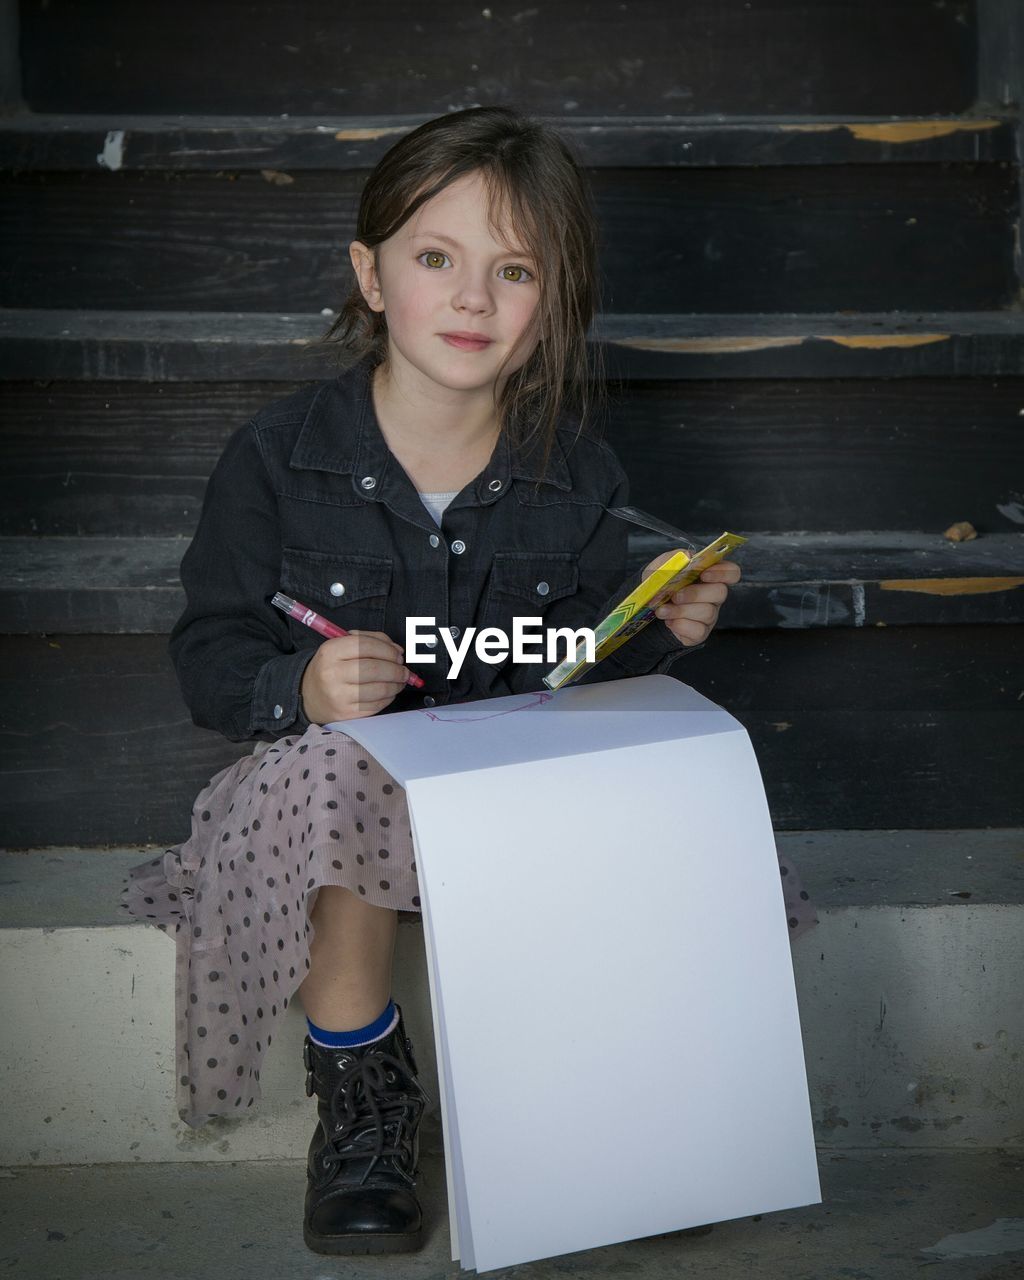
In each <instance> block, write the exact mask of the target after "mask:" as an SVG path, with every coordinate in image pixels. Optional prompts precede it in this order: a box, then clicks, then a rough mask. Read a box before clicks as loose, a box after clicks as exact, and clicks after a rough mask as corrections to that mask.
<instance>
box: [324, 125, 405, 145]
mask: <svg viewBox="0 0 1024 1280" xmlns="http://www.w3.org/2000/svg"><path fill="white" fill-rule="evenodd" d="M408 132H409V127H408V126H407V125H387V126H382V127H381V128H379V129H339V130H338V132H337V133H336V134H335V135H334V140H335V141H336V142H372V141H373V140H374V139H375V138H387V137H389V136H390V135H391V134H394V133H408Z"/></svg>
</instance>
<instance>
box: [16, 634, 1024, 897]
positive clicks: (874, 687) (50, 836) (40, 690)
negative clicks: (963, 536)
mask: <svg viewBox="0 0 1024 1280" xmlns="http://www.w3.org/2000/svg"><path fill="white" fill-rule="evenodd" d="M1020 652H1021V633H1020V631H1019V630H1018V629H1017V628H1015V627H952V626H951V627H868V628H866V629H864V630H862V631H859V632H854V631H853V630H852V629H849V628H843V627H827V628H812V629H809V630H773V631H735V630H734V631H728V630H723V631H721V632H718V633H717V634H716V635H715V636H714V637H713V638H712V641H711V642H710V643H709V644H707V645H706V646H705V647H704V648H703V649H701V650H699V651H698V652H696V653H693V654H691V655H689V656H686V657H683V658H681V659H680V660H679V661H678V662H677V663H676V664H675V666H674V668H673V674H674V675H675V676H676V677H677V678H678V679H680V680H683V681H685V682H686V683H687V684H691V685H693V686H694V687H695V688H696V689H698V690H700V692H702V693H704V694H706V695H707V696H708V697H709V698H711V699H713V700H714V701H715V702H717V703H718V704H719V705H720V706H724V707H725V708H726V709H727V710H729V711H731V712H732V713H733V715H735V716H736V717H737V718H738V719H739V721H740V722H741V723H742V724H743V725H744V726H745V727H746V728H747V729H748V731H749V733H750V735H751V739H752V741H753V743H754V747H755V749H756V751H757V756H758V761H759V763H760V766H761V770H762V773H763V776H764V781H765V789H766V793H767V797H768V803H769V806H770V809H771V814H772V819H773V821H774V823H775V826H776V828H777V829H779V830H786V831H801V830H814V829H839V828H842V829H851V830H857V829H873V828H906V827H919V828H927V829H935V828H956V827H1014V826H1024V812H1022V808H1024V792H1022V790H1021V786H1020V776H1019V770H1018V769H1016V768H1014V767H1013V762H1014V761H1016V760H1019V759H1020V755H1021V751H1022V750H1024V741H1022V734H1021V709H1020V706H1021V704H1020V701H1019V695H1020V679H1019V672H1020ZM0 693H2V699H0V771H2V776H3V778H4V798H3V824H4V843H5V844H6V845H7V846H8V847H9V848H25V847H40V846H46V845H60V844H64V845H68V844H89V845H99V844H119V843H123V844H129V843H135V842H137V841H138V842H141V843H149V842H152V841H158V840H171V841H177V840H183V839H185V838H186V837H187V836H188V834H189V814H190V812H191V806H192V802H193V800H194V799H195V796H196V794H197V793H198V792H199V790H200V788H201V787H203V786H205V785H206V782H207V781H208V780H209V779H210V778H211V777H212V776H213V774H214V773H216V772H217V771H218V770H220V769H222V768H223V767H225V766H226V765H227V764H229V763H230V762H231V761H233V760H236V759H238V757H239V756H241V755H243V754H245V753H247V752H248V751H249V750H251V744H249V745H245V744H239V743H229V742H226V741H225V740H224V739H223V738H221V737H220V736H219V735H218V734H216V733H212V732H210V731H208V730H201V729H196V728H195V727H194V726H193V725H192V724H191V722H190V719H189V715H188V712H187V711H186V710H185V708H184V706H183V704H182V702H181V695H180V693H179V690H178V685H177V680H176V679H175V676H174V672H173V670H172V668H171V665H170V661H169V659H168V656H167V651H166V642H165V640H164V638H163V637H162V636H59V637H38V636H14V637H4V638H0ZM951 887H956V886H951Z"/></svg>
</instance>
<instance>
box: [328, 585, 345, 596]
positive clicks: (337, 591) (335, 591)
mask: <svg viewBox="0 0 1024 1280" xmlns="http://www.w3.org/2000/svg"><path fill="white" fill-rule="evenodd" d="M344 594H345V584H344V582H332V583H331V595H332V596H343V595H344Z"/></svg>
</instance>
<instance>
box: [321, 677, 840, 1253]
mask: <svg viewBox="0 0 1024 1280" xmlns="http://www.w3.org/2000/svg"><path fill="white" fill-rule="evenodd" d="M581 695H582V696H581ZM503 704H504V705H503ZM466 708H470V709H471V714H470V715H468V716H467V715H462V716H461V718H460V719H458V720H449V721H447V722H446V720H445V719H444V718H443V717H440V716H438V717H436V718H427V717H424V716H422V715H421V714H420V713H418V712H404V713H398V714H394V715H391V716H382V717H372V718H369V719H363V720H358V721H346V722H343V723H342V724H341V725H339V727H340V728H342V729H343V730H344V731H345V732H346V733H349V734H351V736H352V737H354V738H356V739H357V740H358V741H360V742H362V744H363V745H364V747H365V748H366V749H367V750H369V751H371V752H372V754H374V755H375V756H376V757H377V758H378V759H379V760H380V761H381V763H382V764H383V765H384V767H385V768H386V769H388V770H389V771H390V772H391V773H392V774H393V775H394V776H395V777H396V779H397V780H398V781H399V782H400V783H402V784H403V785H405V786H406V788H407V798H408V802H409V808H410V813H412V814H414V815H415V817H414V827H415V832H416V844H417V869H418V876H419V881H420V886H421V895H420V896H421V901H422V904H423V909H424V926H425V930H426V931H427V937H428V955H429V963H430V965H431V969H432V974H431V998H432V1000H434V1002H435V1009H434V1014H435V1034H436V1036H437V1039H438V1055H439V1067H440V1068H441V1070H440V1072H439V1079H441V1080H442V1081H443V1082H444V1083H443V1084H442V1088H443V1090H444V1092H445V1100H444V1106H443V1108H442V1119H443V1122H444V1125H445V1130H446V1158H447V1159H448V1170H449V1202H450V1209H451V1216H452V1220H453V1255H455V1256H457V1255H458V1253H459V1250H460V1249H461V1256H462V1260H463V1263H464V1265H466V1266H473V1265H475V1266H476V1267H477V1269H478V1270H480V1271H488V1270H492V1269H494V1268H497V1267H502V1266H511V1265H515V1264H517V1263H523V1262H528V1261H532V1260H535V1259H538V1258H544V1257H552V1256H557V1255H559V1254H564V1253H570V1252H574V1251H577V1250H580V1249H587V1248H594V1247H597V1246H600V1245H605V1244H611V1243H615V1242H618V1241H622V1240H629V1239H635V1238H639V1237H643V1236H649V1235H655V1234H660V1233H662V1232H666V1231H675V1230H679V1229H682V1228H684V1227H688V1226H693V1225H697V1224H699V1223H704V1222H714V1221H722V1220H725V1219H728V1218H733V1217H739V1216H746V1215H751V1214H755V1213H765V1212H770V1211H773V1210H779V1209H786V1208H792V1207H794V1206H797V1205H804V1204H811V1203H817V1202H818V1201H819V1200H820V1198H821V1197H820V1189H819V1186H818V1176H817V1163H816V1159H815V1151H814V1142H813V1133H812V1128H811V1117H810V1107H809V1102H808V1097H807V1084H806V1076H805V1071H804V1060H803V1048H802V1043H801V1037H800V1024H799V1014H798V1009H797V1004H796V993H795V988H794V984H793V971H792V962H791V957H790V950H789V933H788V927H787V925H786V919H785V906H784V902H783V896H782V886H781V880H780V877H779V873H778V860H777V856H776V853H775V845H774V838H773V834H772V828H771V822H770V820H769V815H768V809H767V805H766V803H765V799H764V792H763V788H762V785H761V779H760V773H759V771H758V768H757V762H756V759H755V757H754V753H753V749H752V748H751V746H750V742H749V739H748V738H747V735H746V733H745V731H744V730H743V729H742V727H741V726H740V725H739V724H738V723H737V722H736V721H735V720H734V719H733V718H732V717H731V716H729V715H728V714H727V713H725V712H724V711H722V710H721V709H719V708H716V707H714V704H712V703H709V702H708V701H707V700H706V699H704V698H702V697H701V696H700V695H699V694H696V693H694V691H693V690H690V689H688V688H687V687H686V686H685V685H681V684H679V683H678V682H677V681H675V680H673V679H672V678H671V677H667V676H645V677H640V678H637V679H633V680H621V681H614V682H608V683H605V684H600V685H592V686H583V687H581V688H570V689H567V690H562V691H560V692H559V693H557V694H556V695H554V697H553V698H552V699H550V700H548V701H544V702H542V703H539V704H538V703H536V702H534V704H533V705H532V706H531V705H529V704H527V703H525V702H524V700H523V699H522V698H503V699H493V700H490V701H489V702H486V703H475V704H463V706H462V707H458V706H456V707H450V708H444V709H443V711H444V712H446V713H456V712H464V711H465V709H466ZM483 710H486V711H488V712H492V713H493V712H499V713H500V712H501V711H503V710H504V711H505V712H506V714H504V715H501V714H488V715H486V716H480V717H476V716H475V715H474V714H473V712H474V711H483ZM645 732H646V733H647V735H648V737H647V738H646V740H645ZM442 1063H443V1066H442V1065H441V1064H442ZM471 1259H472V1260H471Z"/></svg>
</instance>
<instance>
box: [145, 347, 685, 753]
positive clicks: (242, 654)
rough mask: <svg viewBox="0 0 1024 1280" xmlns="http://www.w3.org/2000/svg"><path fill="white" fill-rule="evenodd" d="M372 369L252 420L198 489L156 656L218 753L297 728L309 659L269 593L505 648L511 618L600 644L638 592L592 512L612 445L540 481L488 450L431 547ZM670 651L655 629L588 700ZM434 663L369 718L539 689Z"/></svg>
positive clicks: (580, 455)
mask: <svg viewBox="0 0 1024 1280" xmlns="http://www.w3.org/2000/svg"><path fill="white" fill-rule="evenodd" d="M372 367H373V366H372V361H371V359H370V358H369V357H367V358H366V359H364V360H362V361H361V362H359V363H358V364H356V365H355V366H354V367H353V368H351V369H349V370H347V371H346V372H345V373H343V374H342V375H341V376H340V377H338V378H335V379H333V380H331V381H328V382H323V383H317V384H314V385H311V386H309V387H306V388H304V389H303V390H301V391H298V392H296V393H295V394H294V395H291V396H289V397H287V398H286V399H283V400H279V401H277V402H276V403H274V404H271V405H269V406H267V407H266V408H264V409H262V410H260V412H259V413H257V414H256V415H255V417H254V418H253V419H252V420H251V421H250V422H249V423H247V424H246V425H245V426H244V427H242V428H241V429H240V430H238V431H236V432H235V434H234V435H233V436H232V437H231V439H230V440H229V441H228V444H227V446H226V448H225V450H224V453H223V455H222V457H221V458H220V460H219V461H218V463H217V465H216V467H215V469H214V471H213V474H212V476H211V477H210V482H209V485H208V486H207V490H206V496H205V499H204V502H203V510H202V515H201V517H200V520H199V526H198V529H197V531H196V535H195V538H194V539H193V541H192V543H191V545H190V546H189V549H188V551H187V552H186V553H185V556H184V559H183V560H182V564H181V580H182V584H183V585H184V588H185V593H186V598H187V604H186V607H185V610H184V612H183V613H182V615H181V617H180V618H179V619H178V622H177V623H176V624H175V626H174V629H173V631H172V633H171V638H170V652H171V656H172V658H173V661H174V665H175V668H176V670H177V673H178V679H179V681H180V683H181V688H182V691H183V693H184V696H185V701H186V703H187V705H188V707H189V709H190V711H191V713H192V719H193V721H194V722H195V723H196V724H198V725H202V726H204V727H205V728H210V729H216V730H217V731H219V732H220V733H222V734H223V735H224V736H225V737H226V738H228V739H230V740H231V741H232V742H240V741H243V740H244V739H250V738H259V739H263V740H270V741H272V740H273V739H275V738H279V737H281V736H282V735H284V734H286V733H291V734H294V733H301V732H304V731H305V730H306V729H307V728H308V727H309V721H308V720H307V719H306V717H305V715H304V714H303V709H302V705H301V701H300V698H299V686H300V682H301V680H302V675H303V672H304V671H305V669H306V664H307V663H308V662H309V660H310V658H311V657H312V656H313V653H314V652H315V650H316V648H317V646H318V645H320V644H322V643H323V640H322V639H321V637H320V636H319V635H317V634H316V633H315V632H313V631H310V630H309V629H308V628H307V627H304V626H302V625H301V624H300V623H298V622H295V621H293V620H292V619H290V618H287V617H285V616H284V615H283V614H282V613H280V612H279V611H278V610H277V609H275V608H274V607H273V606H272V604H271V603H270V601H271V597H272V596H273V595H274V593H275V592H276V591H283V592H284V593H285V594H286V595H289V596H293V597H295V598H296V599H297V600H299V601H301V602H302V603H303V604H306V605H309V606H310V607H311V608H313V609H315V610H316V611H317V612H318V613H321V614H323V616H324V617H325V618H329V619H331V620H332V621H333V622H336V623H337V624H338V625H339V626H342V627H345V628H346V629H348V630H352V629H355V628H358V629H361V630H364V631H383V632H385V633H386V634H387V635H389V636H390V637H391V638H392V639H393V640H395V641H397V642H398V644H400V645H403V646H404V643H405V619H406V616H407V615H408V616H412V615H418V616H428V617H433V618H435V619H436V622H437V626H438V627H454V626H458V627H460V628H462V629H463V630H465V629H466V628H467V627H470V626H473V627H485V626H495V627H501V628H502V629H503V630H504V631H505V632H506V633H507V634H508V635H509V637H510V638H511V630H512V620H513V617H515V616H520V617H541V618H542V619H543V626H544V627H556V626H558V627H566V626H567V627H574V628H575V627H582V626H595V625H596V624H597V622H598V621H600V619H601V618H602V617H603V616H604V615H605V614H606V613H607V612H608V611H609V609H610V608H611V607H612V606H613V604H614V603H615V602H616V601H617V600H618V599H619V598H621V597H622V596H623V595H624V594H625V593H626V592H628V591H630V590H632V588H633V587H635V586H636V585H637V584H638V583H639V581H640V572H639V571H637V572H636V573H634V574H633V575H632V576H630V577H628V578H627V577H626V576H625V568H626V551H627V537H628V527H627V525H626V524H625V523H624V522H623V521H622V520H620V519H617V518H616V517H613V516H609V515H607V514H606V511H605V508H606V507H613V506H621V505H624V504H625V503H627V502H628V500H629V499H628V483H627V480H626V476H625V473H624V472H623V470H622V468H621V466H620V465H619V463H618V461H617V459H616V457H615V455H614V453H613V452H612V450H611V449H610V448H609V447H608V446H607V445H605V444H604V443H602V442H599V441H597V440H595V439H593V438H592V437H589V436H587V435H585V434H581V433H578V432H577V431H576V430H574V429H572V428H571V427H570V426H568V425H563V426H562V427H560V428H559V431H558V435H557V440H556V443H555V447H554V449H553V451H552V456H551V461H550V463H549V467H548V471H547V474H546V476H545V478H544V479H543V480H541V479H540V477H539V476H538V474H537V471H538V467H537V465H536V462H535V460H534V453H533V451H531V450H530V449H524V450H519V449H513V448H512V447H511V446H510V444H509V441H508V439H507V438H505V437H502V438H501V439H500V440H499V442H498V444H497V445H496V446H495V449H494V452H493V454H492V456H491V459H490V461H489V462H488V464H487V466H486V468H485V469H484V471H483V472H482V473H481V474H480V475H478V476H477V477H476V479H474V480H473V481H471V482H470V483H469V484H468V485H466V487H465V488H464V489H462V491H461V492H460V493H459V494H458V495H457V496H456V497H455V498H454V499H453V500H452V502H451V504H450V505H449V506H448V507H447V509H446V510H445V512H444V515H443V517H442V525H441V527H440V528H438V526H437V524H436V522H435V521H434V519H433V517H432V516H431V515H430V513H429V512H428V511H427V509H426V508H425V507H424V505H423V502H422V500H421V499H420V497H419V494H418V493H417V492H416V489H415V487H414V486H413V484H412V482H411V481H410V480H409V477H408V476H407V475H406V473H405V471H404V470H403V469H402V467H401V465H400V464H399V462H398V460H397V459H396V458H395V457H394V456H393V455H392V454H391V452H390V450H389V449H388V447H387V443H386V442H385V440H384V437H383V435H382V433H381V430H380V427H379V426H378V424H377V420H376V415H375V413H374V409H373V399H372V395H371V391H370V373H371V370H372ZM534 449H539V446H534ZM682 650H683V646H682V645H681V644H680V643H679V642H678V641H677V640H676V638H675V637H674V636H673V635H672V633H671V632H670V631H669V629H668V628H667V627H666V626H665V624H664V623H663V622H661V621H660V620H658V619H655V620H654V621H652V622H651V623H650V624H649V625H648V626H647V627H646V628H645V629H644V630H642V631H641V632H639V633H638V635H636V636H635V637H634V638H633V639H632V640H630V641H629V642H628V643H627V644H625V645H623V646H622V647H621V648H620V649H618V650H617V651H616V652H615V653H614V654H611V655H610V656H609V657H607V658H605V659H604V661H603V662H600V663H599V664H598V665H597V666H596V667H594V668H593V669H592V670H591V671H590V672H588V673H587V675H586V676H585V677H584V680H585V681H587V682H592V681H597V680H610V679H616V678H621V677H623V676H634V675H644V674H647V673H648V672H651V671H664V670H666V669H667V667H668V666H669V665H670V664H671V662H672V661H673V660H674V659H675V658H677V657H678V656H679V654H680V653H681V652H682ZM433 652H434V653H435V654H436V655H437V657H436V660H435V662H434V663H433V664H413V665H412V666H411V669H412V670H415V671H416V672H417V673H418V674H419V675H420V676H422V677H423V679H424V681H425V682H426V687H425V688H424V689H422V690H416V689H413V688H411V687H409V686H406V688H404V689H403V690H402V691H401V693H400V694H399V695H398V697H397V698H395V700H394V701H393V702H392V703H390V704H389V705H388V706H387V707H386V708H385V709H384V712H383V713H382V714H384V713H387V712H391V711H406V710H409V709H411V708H415V707H422V706H424V705H426V706H433V705H441V704H444V703H448V702H461V701H465V700H467V699H474V698H489V697H495V696H498V695H501V694H509V693H523V692H527V691H533V690H542V689H544V687H545V686H544V685H543V683H542V681H541V677H542V676H543V675H544V673H545V672H546V671H548V670H549V669H550V664H548V663H547V662H537V663H519V664H513V663H512V662H511V660H508V661H506V662H505V663H504V664H502V665H498V666H493V665H489V664H487V663H484V662H482V661H480V660H478V659H477V658H476V657H475V655H474V653H473V650H472V649H470V651H469V653H468V654H467V657H466V660H465V663H464V664H463V667H462V670H461V672H460V673H459V676H458V678H457V679H455V680H452V681H449V680H448V679H447V673H448V669H449V657H448V653H447V651H446V650H445V649H444V646H443V644H441V643H440V642H439V643H438V644H437V645H436V646H435V647H434V649H433ZM561 656H562V650H561V649H560V651H559V657H561Z"/></svg>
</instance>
